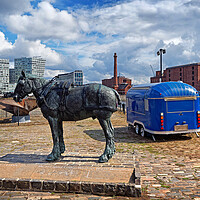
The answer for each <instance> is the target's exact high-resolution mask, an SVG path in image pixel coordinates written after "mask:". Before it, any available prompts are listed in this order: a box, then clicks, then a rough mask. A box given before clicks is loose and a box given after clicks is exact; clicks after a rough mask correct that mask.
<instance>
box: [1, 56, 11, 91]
mask: <svg viewBox="0 0 200 200" xmlns="http://www.w3.org/2000/svg"><path fill="white" fill-rule="evenodd" d="M8 90H9V59H0V93H1V94H2V93H5V92H8Z"/></svg>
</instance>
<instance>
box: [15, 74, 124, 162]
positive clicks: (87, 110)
mask: <svg viewBox="0 0 200 200" xmlns="http://www.w3.org/2000/svg"><path fill="white" fill-rule="evenodd" d="M30 93H33V94H34V96H35V97H36V100H37V104H38V106H39V107H40V108H41V111H42V113H43V116H44V117H45V118H46V119H47V120H48V122H49V125H50V127H51V132H52V138H53V149H52V152H51V153H50V154H49V155H48V156H47V158H46V160H47V161H55V160H57V159H59V158H60V156H61V154H62V153H64V151H65V144H64V140H63V126H62V122H63V121H78V120H83V119H86V118H89V117H92V118H93V119H95V118H97V119H98V121H99V123H100V125H101V127H102V129H103V131H104V134H105V137H106V147H105V150H104V153H103V154H102V155H101V156H100V157H99V162H107V161H108V160H109V159H110V158H112V156H113V155H114V153H115V144H114V128H113V126H112V123H111V121H110V117H111V115H112V114H113V112H115V111H117V105H118V104H120V103H121V101H120V97H119V94H118V93H117V91H115V90H114V89H112V88H108V87H106V86H104V85H101V84H96V83H94V84H87V85H83V86H79V87H72V86H71V85H70V84H67V83H66V82H60V83H59V82H58V81H56V79H55V78H53V79H52V80H51V81H49V82H46V81H45V80H44V79H41V78H34V77H31V76H26V75H25V73H24V72H23V71H22V75H21V76H20V77H19V80H18V83H17V86H16V88H15V91H14V97H13V98H14V100H15V101H17V102H19V101H20V100H21V99H23V98H24V97H25V96H27V95H28V94H30Z"/></svg>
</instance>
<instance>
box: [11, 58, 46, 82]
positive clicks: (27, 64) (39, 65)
mask: <svg viewBox="0 0 200 200" xmlns="http://www.w3.org/2000/svg"><path fill="white" fill-rule="evenodd" d="M45 63H46V60H45V59H43V58H41V57H40V56H36V57H32V58H26V57H23V58H16V59H15V60H14V66H15V68H14V69H13V70H10V72H11V76H10V80H11V83H16V82H17V81H18V78H19V76H20V75H21V71H22V70H24V72H25V73H26V74H32V75H34V76H35V77H38V78H42V77H43V76H44V69H45Z"/></svg>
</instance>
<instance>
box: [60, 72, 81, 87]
mask: <svg viewBox="0 0 200 200" xmlns="http://www.w3.org/2000/svg"><path fill="white" fill-rule="evenodd" d="M57 81H69V82H71V83H73V84H74V85H75V86H80V85H83V71H82V70H75V71H74V72H71V73H66V74H58V76H57Z"/></svg>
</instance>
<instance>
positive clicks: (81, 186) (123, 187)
mask: <svg viewBox="0 0 200 200" xmlns="http://www.w3.org/2000/svg"><path fill="white" fill-rule="evenodd" d="M0 190H17V191H19V190H25V191H37V192H38V191H40V192H46V191H48V192H68V193H80V194H94V195H104V196H114V195H115V196H127V197H140V196H141V185H138V184H135V183H128V184H125V183H96V182H78V181H77V182H76V181H66V182H65V181H53V180H33V179H7V178H3V179H2V178H0Z"/></svg>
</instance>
